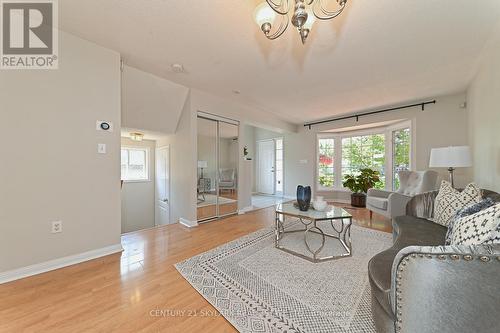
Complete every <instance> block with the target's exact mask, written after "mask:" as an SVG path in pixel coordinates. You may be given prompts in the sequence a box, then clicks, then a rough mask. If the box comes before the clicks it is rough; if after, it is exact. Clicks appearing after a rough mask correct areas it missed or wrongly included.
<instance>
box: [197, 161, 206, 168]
mask: <svg viewBox="0 0 500 333" xmlns="http://www.w3.org/2000/svg"><path fill="white" fill-rule="evenodd" d="M207 167H208V162H207V161H198V168H207Z"/></svg>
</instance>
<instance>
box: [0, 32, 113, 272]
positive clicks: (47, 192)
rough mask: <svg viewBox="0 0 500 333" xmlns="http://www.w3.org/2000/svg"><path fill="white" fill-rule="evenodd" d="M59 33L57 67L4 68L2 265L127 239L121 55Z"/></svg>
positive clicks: (0, 82) (0, 113)
mask: <svg viewBox="0 0 500 333" xmlns="http://www.w3.org/2000/svg"><path fill="white" fill-rule="evenodd" d="M59 38H60V41H59V47H60V56H59V69H58V70H11V71H1V73H0V101H1V109H0V128H1V132H2V136H3V138H4V139H3V140H1V143H0V156H2V157H1V158H2V163H0V177H1V179H0V184H1V186H0V272H2V271H8V270H13V269H16V268H20V267H24V266H28V265H32V264H37V263H41V262H45V261H48V260H52V259H57V258H62V257H66V256H70V255H75V254H79V253H82V252H86V251H90V250H96V249H101V248H104V247H108V246H113V245H119V244H120V130H119V128H120V56H119V54H118V53H115V52H112V51H110V50H107V49H104V48H102V47H99V46H97V45H95V44H92V43H90V42H87V41H84V40H82V39H79V38H77V37H74V36H72V35H69V34H67V33H64V32H59ZM97 120H106V121H109V122H112V123H113V124H114V126H115V130H114V131H113V132H102V131H96V121H97ZM98 143H105V144H106V145H107V154H98V153H97V144H98ZM59 220H60V221H62V222H63V232H62V233H58V234H52V233H51V222H52V221H59Z"/></svg>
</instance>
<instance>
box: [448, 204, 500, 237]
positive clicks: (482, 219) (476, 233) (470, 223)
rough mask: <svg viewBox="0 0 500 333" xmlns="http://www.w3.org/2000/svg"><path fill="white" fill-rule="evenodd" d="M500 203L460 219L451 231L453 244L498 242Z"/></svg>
mask: <svg viewBox="0 0 500 333" xmlns="http://www.w3.org/2000/svg"><path fill="white" fill-rule="evenodd" d="M499 224H500V203H497V204H496V205H494V206H491V207H489V208H486V209H483V210H481V211H479V212H477V213H474V214H472V215H468V216H465V217H462V218H460V219H458V220H457V221H456V222H455V226H454V228H453V230H452V231H451V244H452V245H479V244H483V243H491V244H493V243H495V242H498V239H497V237H498V235H497V228H498V226H499Z"/></svg>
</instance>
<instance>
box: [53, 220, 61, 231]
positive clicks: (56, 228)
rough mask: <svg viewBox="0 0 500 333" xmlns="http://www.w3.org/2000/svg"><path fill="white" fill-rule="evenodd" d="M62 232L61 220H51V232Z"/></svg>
mask: <svg viewBox="0 0 500 333" xmlns="http://www.w3.org/2000/svg"><path fill="white" fill-rule="evenodd" d="M60 232H62V221H54V222H52V233H53V234H57V233H60Z"/></svg>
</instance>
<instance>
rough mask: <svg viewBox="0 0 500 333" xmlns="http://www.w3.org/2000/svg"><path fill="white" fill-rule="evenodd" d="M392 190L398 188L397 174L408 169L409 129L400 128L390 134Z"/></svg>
mask: <svg viewBox="0 0 500 333" xmlns="http://www.w3.org/2000/svg"><path fill="white" fill-rule="evenodd" d="M392 156H393V159H392V177H393V182H392V189H393V190H397V189H398V188H399V185H400V184H399V177H398V172H399V171H403V170H409V169H410V129H409V128H402V129H399V130H396V131H393V132H392Z"/></svg>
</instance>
